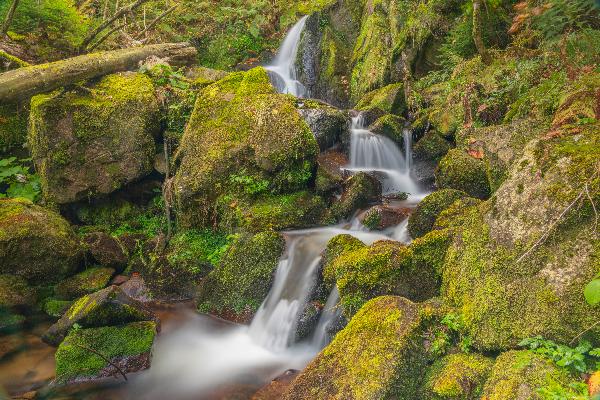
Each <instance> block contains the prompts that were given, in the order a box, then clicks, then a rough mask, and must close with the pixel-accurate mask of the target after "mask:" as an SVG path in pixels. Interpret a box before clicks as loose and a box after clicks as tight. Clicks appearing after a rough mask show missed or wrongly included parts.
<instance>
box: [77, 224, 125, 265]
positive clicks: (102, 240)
mask: <svg viewBox="0 0 600 400" xmlns="http://www.w3.org/2000/svg"><path fill="white" fill-rule="evenodd" d="M83 242H84V243H85V244H86V246H87V248H88V250H89V253H90V255H91V256H92V258H93V260H95V261H96V262H97V263H98V264H100V265H102V266H104V267H109V268H114V269H115V270H116V271H117V272H122V271H123V270H124V269H125V267H126V266H127V263H128V261H129V257H127V254H126V253H125V251H123V247H122V246H121V243H120V242H119V241H118V240H117V239H115V238H113V237H112V236H110V235H108V234H107V233H104V232H93V233H88V234H86V235H85V236H84V238H83Z"/></svg>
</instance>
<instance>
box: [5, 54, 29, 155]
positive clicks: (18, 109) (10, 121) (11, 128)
mask: <svg viewBox="0 0 600 400" xmlns="http://www.w3.org/2000/svg"><path fill="white" fill-rule="evenodd" d="M0 55H1V51H0ZM27 115H28V109H27V107H26V105H25V104H2V105H0V151H2V152H3V153H5V152H8V151H10V150H12V149H15V148H18V147H21V146H23V144H24V143H25V142H26V140H27Z"/></svg>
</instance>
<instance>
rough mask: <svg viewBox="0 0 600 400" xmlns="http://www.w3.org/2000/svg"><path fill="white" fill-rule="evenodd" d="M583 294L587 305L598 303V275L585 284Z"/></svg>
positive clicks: (599, 298) (599, 291)
mask: <svg viewBox="0 0 600 400" xmlns="http://www.w3.org/2000/svg"><path fill="white" fill-rule="evenodd" d="M583 295H584V296H585V300H586V301H587V302H588V304H589V305H591V306H595V305H598V304H600V275H598V276H596V278H594V279H593V280H592V281H591V282H590V283H588V284H587V285H586V286H585V289H584V291H583Z"/></svg>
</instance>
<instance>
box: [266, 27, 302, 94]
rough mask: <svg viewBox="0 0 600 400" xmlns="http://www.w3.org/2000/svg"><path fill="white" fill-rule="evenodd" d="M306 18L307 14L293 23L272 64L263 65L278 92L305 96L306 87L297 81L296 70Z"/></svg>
mask: <svg viewBox="0 0 600 400" xmlns="http://www.w3.org/2000/svg"><path fill="white" fill-rule="evenodd" d="M307 18H308V17H307V16H305V17H303V18H302V19H300V21H298V22H297V23H296V25H294V27H293V28H292V29H291V30H290V31H289V33H288V34H287V36H286V38H285V39H284V41H283V44H282V45H281V48H280V49H279V52H278V53H277V56H276V57H275V60H273V64H271V65H269V66H267V67H265V69H266V70H267V71H269V72H270V74H271V77H272V81H273V85H274V86H275V87H276V88H277V90H278V91H279V92H280V93H288V94H292V95H294V96H296V97H306V95H307V93H306V88H305V87H304V85H303V84H302V83H301V82H300V81H298V74H297V70H296V57H297V56H298V48H299V47H300V38H301V37H302V32H303V31H304V26H305V25H306V19H307Z"/></svg>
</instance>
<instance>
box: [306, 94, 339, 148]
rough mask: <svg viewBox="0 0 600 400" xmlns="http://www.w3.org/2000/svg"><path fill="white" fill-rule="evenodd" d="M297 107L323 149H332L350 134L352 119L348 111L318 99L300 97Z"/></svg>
mask: <svg viewBox="0 0 600 400" xmlns="http://www.w3.org/2000/svg"><path fill="white" fill-rule="evenodd" d="M296 107H297V108H298V112H299V113H300V115H302V117H303V118H304V121H306V123H307V124H308V127H309V128H310V130H311V131H312V133H313V135H314V137H315V140H316V141H317V143H318V145H319V149H320V150H321V151H325V150H328V149H330V148H331V147H333V146H335V145H336V144H338V143H340V142H341V141H342V138H344V137H346V136H348V135H349V128H350V125H349V122H350V120H349V116H348V114H347V113H346V112H343V111H340V110H338V109H337V108H335V107H332V106H330V105H328V104H325V103H321V102H319V101H316V100H306V99H298V100H297V101H296Z"/></svg>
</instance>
